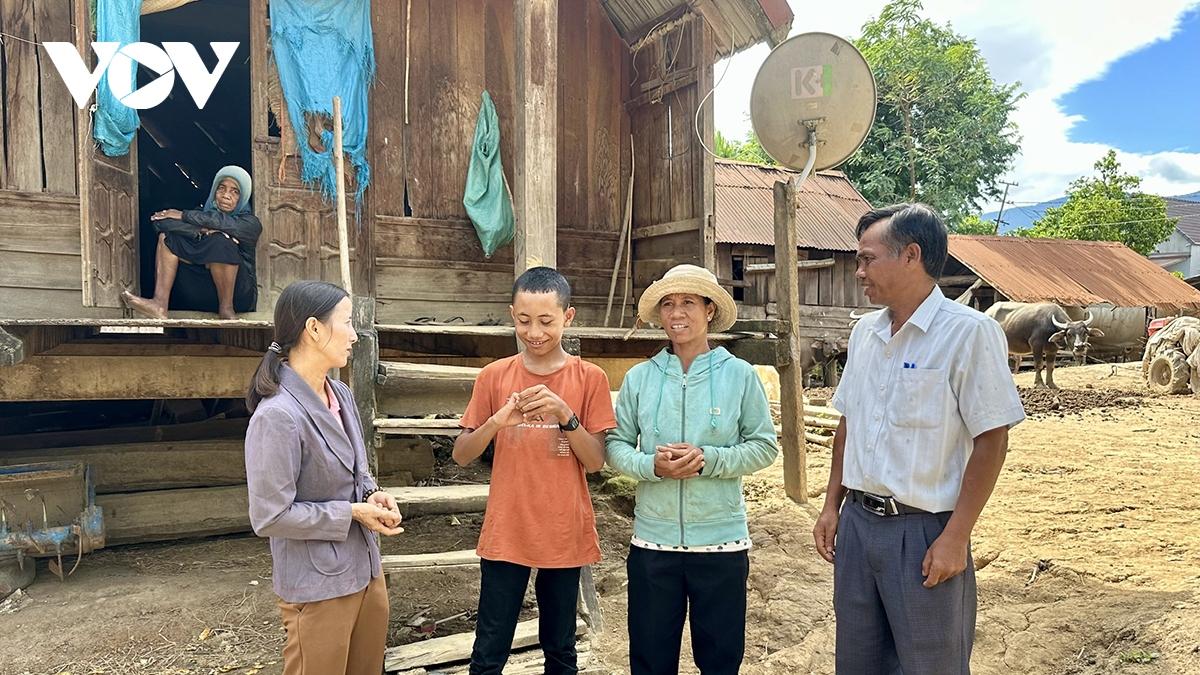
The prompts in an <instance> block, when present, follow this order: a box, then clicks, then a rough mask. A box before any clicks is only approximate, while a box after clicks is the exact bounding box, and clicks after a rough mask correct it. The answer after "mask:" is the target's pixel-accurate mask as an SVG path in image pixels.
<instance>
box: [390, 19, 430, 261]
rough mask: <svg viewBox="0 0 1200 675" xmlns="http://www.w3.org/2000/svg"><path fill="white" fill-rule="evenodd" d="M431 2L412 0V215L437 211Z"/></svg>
mask: <svg viewBox="0 0 1200 675" xmlns="http://www.w3.org/2000/svg"><path fill="white" fill-rule="evenodd" d="M432 1H433V0H412V30H411V31H410V32H409V38H408V39H409V50H410V51H409V54H411V56H412V58H411V60H410V62H409V82H408V84H409V92H408V125H407V126H406V127H405V135H404V148H405V167H406V169H407V170H408V173H407V174H406V176H405V191H406V194H407V195H408V205H409V207H410V208H411V210H412V215H414V216H417V217H423V218H433V217H436V214H437V209H436V207H435V204H436V200H435V190H436V189H437V188H436V185H435V181H434V178H433V157H434V153H433V129H434V119H433V118H434V117H435V116H436V115H439V114H440V113H439V111H438V110H437V108H436V107H435V105H434V83H433V80H432V77H433V75H432V68H431V60H432V57H431V55H430V41H431V39H432V37H431V33H432V32H433V26H432V23H431V22H432V20H433V16H432V14H433V13H432V12H431V10H430V4H431V2H432ZM406 2H407V0H406ZM405 11H407V5H406V6H405ZM442 13H444V12H438V13H437V14H439V15H440V14H442ZM400 215H403V214H400ZM377 283H378V282H377Z"/></svg>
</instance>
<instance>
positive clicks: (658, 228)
mask: <svg viewBox="0 0 1200 675" xmlns="http://www.w3.org/2000/svg"><path fill="white" fill-rule="evenodd" d="M701 222H702V221H701V219H699V218H688V219H687V220H675V221H671V222H669V223H659V224H657V225H647V226H645V227H638V228H634V230H633V234H632V235H630V236H632V237H633V238H634V239H635V240H637V239H648V238H650V237H661V236H663V235H666V234H677V233H679V232H692V231H695V230H698V229H700V223H701Z"/></svg>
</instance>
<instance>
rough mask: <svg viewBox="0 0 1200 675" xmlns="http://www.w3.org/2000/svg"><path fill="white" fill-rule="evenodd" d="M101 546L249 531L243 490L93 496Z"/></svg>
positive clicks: (191, 490)
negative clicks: (101, 522) (101, 512)
mask: <svg viewBox="0 0 1200 675" xmlns="http://www.w3.org/2000/svg"><path fill="white" fill-rule="evenodd" d="M96 504H97V505H99V506H100V508H101V509H103V510H104V531H105V542H106V544H107V545H109V546H112V545H114V544H133V543H140V542H148V541H169V540H171V539H188V538H192V537H211V536H216V535H220V534H235V533H238V532H249V531H250V498H249V495H248V493H247V491H246V486H245V485H235V486H230V487H214V488H197V489H188V490H154V491H150V492H127V493H123V494H113V495H98V496H97V497H96Z"/></svg>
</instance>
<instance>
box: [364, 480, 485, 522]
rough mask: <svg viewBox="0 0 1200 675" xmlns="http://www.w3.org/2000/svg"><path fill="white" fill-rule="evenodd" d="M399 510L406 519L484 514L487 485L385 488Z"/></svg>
mask: <svg viewBox="0 0 1200 675" xmlns="http://www.w3.org/2000/svg"><path fill="white" fill-rule="evenodd" d="M384 489H385V490H387V491H388V493H390V494H391V495H392V496H393V497H395V498H396V503H397V504H399V506H400V513H401V515H403V516H404V517H405V518H413V517H416V516H436V515H445V514H452V513H482V512H483V510H484V509H485V508H486V507H487V498H488V486H486V485H439V486H433V487H399V488H397V487H390V488H384Z"/></svg>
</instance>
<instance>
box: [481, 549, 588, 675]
mask: <svg viewBox="0 0 1200 675" xmlns="http://www.w3.org/2000/svg"><path fill="white" fill-rule="evenodd" d="M529 569H530V568H528V567H525V566H523V565H514V564H513V563H509V562H503V561H499V560H486V559H482V560H480V561H479V570H480V572H481V576H482V579H481V581H480V585H479V616H478V617H477V619H476V623H475V647H474V649H472V650H471V671H470V672H471V675H500V673H501V672H503V670H504V664H505V663H507V662H508V653H509V651H511V649H512V641H513V634H514V633H515V632H516V629H517V616H518V615H519V614H520V613H521V601H522V600H524V599H525V588H526V587H527V586H528V585H529ZM533 590H534V593H535V594H536V596H537V605H538V639H539V640H540V642H541V644H542V651H543V652H544V653H545V655H546V669H545V673H546V675H564V674H565V675H574V674H575V673H577V672H579V666H578V663H577V661H576V654H575V610H576V606H577V603H578V601H579V568H578V567H569V568H565V569H539V570H538V572H537V579H536V580H535V581H534V584H533Z"/></svg>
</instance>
